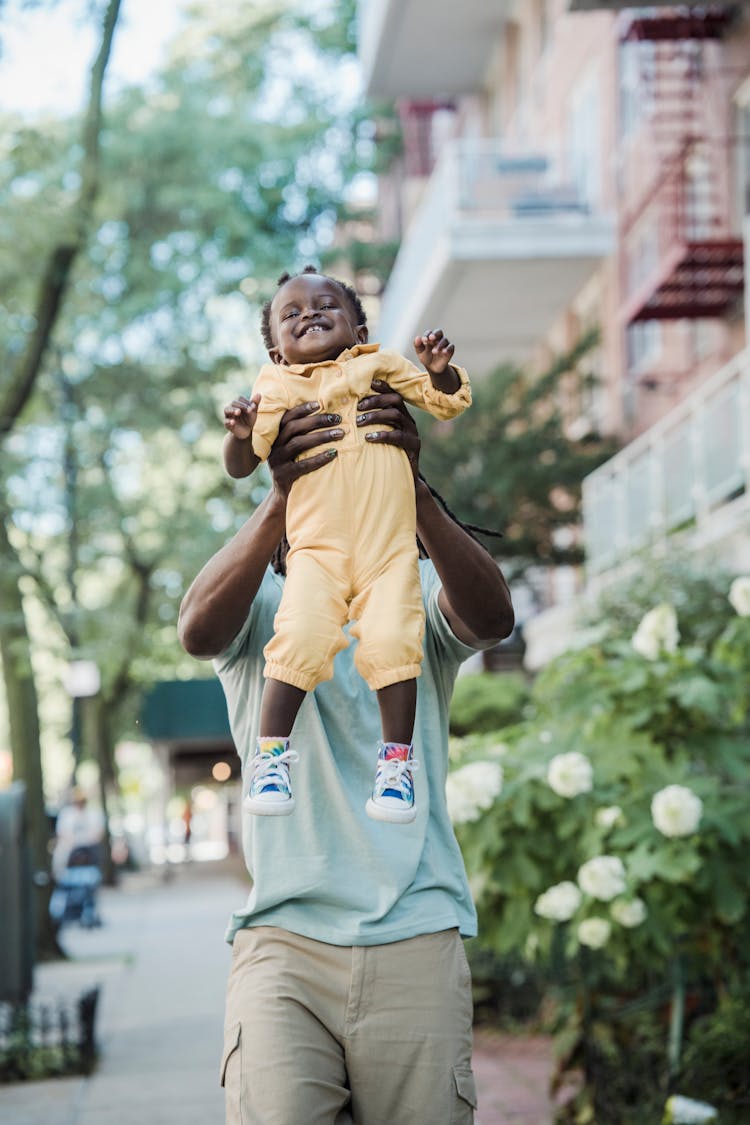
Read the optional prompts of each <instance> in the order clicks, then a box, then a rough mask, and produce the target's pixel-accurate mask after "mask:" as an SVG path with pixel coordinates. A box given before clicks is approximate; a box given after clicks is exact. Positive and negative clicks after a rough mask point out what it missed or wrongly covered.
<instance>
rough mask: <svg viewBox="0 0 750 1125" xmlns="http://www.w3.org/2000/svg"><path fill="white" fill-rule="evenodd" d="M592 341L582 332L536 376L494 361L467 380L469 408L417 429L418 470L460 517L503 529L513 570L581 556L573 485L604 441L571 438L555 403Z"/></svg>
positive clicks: (605, 449) (581, 377)
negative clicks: (483, 375) (483, 374)
mask: <svg viewBox="0 0 750 1125" xmlns="http://www.w3.org/2000/svg"><path fill="white" fill-rule="evenodd" d="M595 341H596V335H595V334H590V335H588V336H586V337H584V338H582V339H581V340H580V342H579V343H578V344H577V345H576V347H574V348H573V349H572V350H571V351H570V352H568V353H566V354H564V355H562V356H560V357H559V358H558V359H556V360H555V361H554V362H553V363H552V364H551V366H550V367H549V368H548V370H547V371H545V372H543V373H542V374H541V375H533V374H530V373H528V372H526V371H524V370H522V369H520V368H517V367H513V366H509V365H506V366H502V367H499V368H497V369H496V370H495V371H494V372H493V373H492V374H491V375H490V376H489V377H488V378H487V379H486V380H484V381H481V382H477V383H476V384H475V385H474V388H473V395H474V405H473V406H472V409H471V410H469V411H467V413H466V414H464V415H463V416H462V417H461V418H458V419H457V420H456V421H455V422H452V423H449V424H447V425H446V424H444V423H438V424H433V425H429V424H428V425H425V426H423V427H420V428H421V429H423V431H424V432H423V438H422V456H421V459H420V460H421V464H422V469H423V472H424V474H425V476H426V477H427V478H428V479H429V480H430V481H431V482H432V483H434V484H435V485H436V487H437V488H438V489H439V490H440V491H441V493H442V494H443V495H444V497H445V499H446V501H447V502H448V504H449V505H450V506H451V507H452V508H453V509H454V510H455V511H456V512H457V513H458V514H459V515H460V517H461V519H463V520H466V521H467V522H469V523H474V524H478V525H480V526H483V527H488V528H490V529H492V530H496V531H502V532H503V534H504V539H503V541H502V544H501V548H500V549H501V552H502V555H503V558H504V560H505V565H506V568H507V573H508V574H509V575H511V576H513V577H518V576H520V575H523V574H524V572H526V571H527V570H528V569H529V568H531V567H539V566H543V567H551V566H556V565H561V564H566V563H567V564H571V563H578V562H580V561H581V559H582V556H583V551H582V547H581V545H580V543H579V541H578V537H577V536H576V535H575V533H574V531H573V529H575V528H576V527H577V526H578V524H579V523H580V518H581V512H580V503H581V482H582V480H583V478H584V476H586V474H587V473H590V472H591V471H592V470H593V469H595V468H596V466H597V465H599V464H600V463H601V462H602V461H604V460H606V459H607V457H610V456H611V455H612V453H613V452H614V447H613V445H612V443H611V442H609V441H607V440H604V439H603V438H602V437H601V436H600V435H599V434H598V433H595V432H590V433H588V434H587V435H586V436H585V437H584V438H583V439H581V440H579V441H573V440H572V439H571V438H570V437H569V436H568V435H567V433H566V426H565V412H566V408H565V402H566V401H570V400H571V398H572V399H573V400H575V399H576V398H579V397H580V394H581V392H582V391H583V390H584V389H585V388H586V387H587V386H590V384H591V383H592V381H593V379H594V377H593V376H592V375H590V374H588V373H587V372H586V371H585V369H584V367H583V364H584V360H585V357H586V355H587V353H588V352H589V350H590V349H591V347H592V346H593V344H594V343H595ZM563 388H564V395H563Z"/></svg>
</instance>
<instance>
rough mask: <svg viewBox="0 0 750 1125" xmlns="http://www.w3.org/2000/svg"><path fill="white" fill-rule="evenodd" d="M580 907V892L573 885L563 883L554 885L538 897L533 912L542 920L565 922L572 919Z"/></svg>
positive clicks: (567, 882) (568, 882) (566, 882)
mask: <svg viewBox="0 0 750 1125" xmlns="http://www.w3.org/2000/svg"><path fill="white" fill-rule="evenodd" d="M580 905H581V892H580V891H579V890H578V887H577V886H576V885H575V883H571V882H570V881H567V880H566V881H565V882H564V883H555V885H554V887H550V888H549V889H548V890H546V891H545V892H544V894H541V895H539V898H538V899H537V900H536V902H535V903H534V910H535V911H536V913H537V914H539V915H540V916H541V917H542V918H549V919H551V921H553V922H567V921H568V919H569V918H572V917H573V915H574V914H575V912H576V910H577V909H578V907H579V906H580Z"/></svg>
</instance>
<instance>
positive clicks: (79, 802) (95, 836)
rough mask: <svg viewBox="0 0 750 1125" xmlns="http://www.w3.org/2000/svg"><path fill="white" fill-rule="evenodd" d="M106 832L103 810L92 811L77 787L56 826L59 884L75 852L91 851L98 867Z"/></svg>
mask: <svg viewBox="0 0 750 1125" xmlns="http://www.w3.org/2000/svg"><path fill="white" fill-rule="evenodd" d="M104 829H105V823H104V814H103V812H102V811H101V809H99V808H93V807H92V806H91V805H90V804H89V801H88V797H87V796H86V793H85V792H84V790H83V789H81V788H80V786H75V787H74V788H73V789H72V790H71V791H70V795H69V798H68V801H67V802H66V803H65V804H64V805H63V807H62V808H61V809H60V812H59V813H58V815H57V821H56V823H55V839H54V846H53V851H52V874H53V875H54V877H55V879H56V880H57V881H58V882H59V881H60V879H61V878H62V875H63V872H64V871H65V869H66V867H67V866H68V861H69V860H70V857H71V853H72V852H73V850H74V849H75V848H79V847H87V848H92V849H93V851H94V853H95V854H96V855H97V865H98V864H99V863H100V862H101V855H100V854H99V852H100V848H101V844H102V841H103V839H104Z"/></svg>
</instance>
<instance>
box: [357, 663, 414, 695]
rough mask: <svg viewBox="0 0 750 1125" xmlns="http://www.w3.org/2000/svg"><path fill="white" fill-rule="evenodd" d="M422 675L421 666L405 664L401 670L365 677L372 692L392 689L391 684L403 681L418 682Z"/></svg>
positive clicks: (396, 669)
mask: <svg viewBox="0 0 750 1125" xmlns="http://www.w3.org/2000/svg"><path fill="white" fill-rule="evenodd" d="M421 675H422V665H421V664H404V665H403V666H402V667H401V668H389V669H386V670H385V671H384V672H377V673H374V674H373V675H372V676H365V679H366V681H367V686H368V687H369V688H371V689H372V691H379V690H380V688H384V687H390V686H391V684H399V683H401V681H402V680H416V678H417V677H418V676H421Z"/></svg>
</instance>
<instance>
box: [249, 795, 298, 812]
mask: <svg viewBox="0 0 750 1125" xmlns="http://www.w3.org/2000/svg"><path fill="white" fill-rule="evenodd" d="M242 807H243V809H244V810H245V812H249V813H254V815H255V816H289V814H290V813H291V812H294V798H292V799H291V800H290V801H254V800H253V799H252V797H245V799H244V801H243V802H242Z"/></svg>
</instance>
